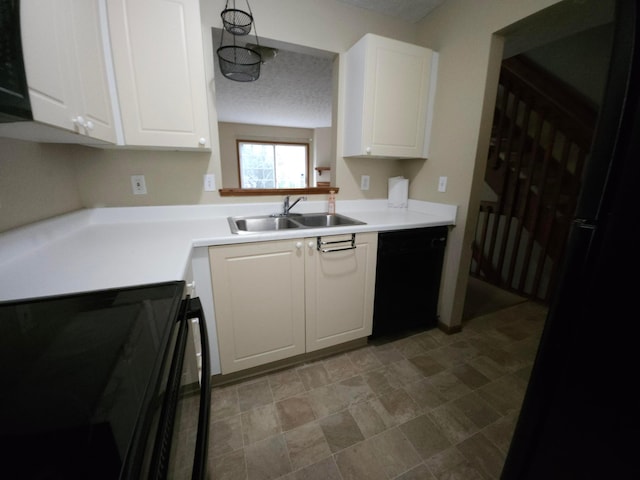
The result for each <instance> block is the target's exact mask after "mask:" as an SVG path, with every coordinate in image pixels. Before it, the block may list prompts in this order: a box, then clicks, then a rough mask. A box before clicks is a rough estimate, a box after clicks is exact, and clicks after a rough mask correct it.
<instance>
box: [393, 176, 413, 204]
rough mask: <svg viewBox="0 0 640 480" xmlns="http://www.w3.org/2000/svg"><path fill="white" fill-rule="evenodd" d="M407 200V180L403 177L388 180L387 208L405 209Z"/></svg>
mask: <svg viewBox="0 0 640 480" xmlns="http://www.w3.org/2000/svg"><path fill="white" fill-rule="evenodd" d="M408 200H409V180H408V179H406V178H404V177H391V178H390V179H389V207H391V208H406V207H407V204H408Z"/></svg>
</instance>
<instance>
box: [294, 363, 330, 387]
mask: <svg viewBox="0 0 640 480" xmlns="http://www.w3.org/2000/svg"><path fill="white" fill-rule="evenodd" d="M298 375H300V379H301V380H302V383H303V384H304V388H306V389H307V390H313V389H314V388H318V387H322V386H324V385H327V384H329V383H331V379H330V378H329V374H328V373H327V370H326V369H325V368H324V365H323V364H322V363H320V362H317V363H313V364H311V365H305V366H303V367H300V368H298Z"/></svg>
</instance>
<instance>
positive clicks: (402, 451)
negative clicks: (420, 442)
mask: <svg viewBox="0 0 640 480" xmlns="http://www.w3.org/2000/svg"><path fill="white" fill-rule="evenodd" d="M370 441H371V442H372V444H373V448H374V450H375V452H376V455H377V456H378V458H380V459H381V460H382V464H383V465H384V470H385V472H386V474H387V477H388V478H394V477H397V476H398V475H400V474H402V473H404V472H406V471H407V470H410V469H412V468H413V467H415V466H417V465H418V464H420V462H421V459H420V456H419V455H418V453H417V452H416V450H415V448H413V445H411V442H409V440H407V438H406V437H405V436H404V434H403V433H402V432H401V431H400V429H399V428H397V427H395V428H392V429H389V430H387V431H385V432H383V433H381V434H380V435H376V436H375V437H373V438H371V440H370Z"/></svg>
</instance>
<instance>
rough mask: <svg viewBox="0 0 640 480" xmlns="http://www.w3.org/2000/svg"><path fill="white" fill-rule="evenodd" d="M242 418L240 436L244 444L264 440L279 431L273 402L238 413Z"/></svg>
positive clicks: (278, 422)
mask: <svg viewBox="0 0 640 480" xmlns="http://www.w3.org/2000/svg"><path fill="white" fill-rule="evenodd" d="M240 418H241V420H242V438H243V440H244V444H245V445H250V444H252V443H256V442H259V441H260V440H264V439H265V438H267V437H270V436H272V435H275V434H277V433H280V421H279V420H278V413H277V412H276V406H275V405H274V404H273V403H269V404H267V405H262V406H260V407H256V408H252V409H251V410H248V411H246V412H243V413H242V414H241V415H240Z"/></svg>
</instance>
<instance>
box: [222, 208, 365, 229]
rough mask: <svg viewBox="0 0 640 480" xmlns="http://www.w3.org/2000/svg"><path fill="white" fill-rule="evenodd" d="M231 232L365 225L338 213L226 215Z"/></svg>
mask: <svg viewBox="0 0 640 480" xmlns="http://www.w3.org/2000/svg"><path fill="white" fill-rule="evenodd" d="M227 220H228V222H229V226H230V228H231V233H237V234H240V233H257V232H270V231H275V230H288V229H291V228H300V229H305V228H324V227H342V226H347V225H366V224H365V223H364V222H361V221H359V220H355V219H353V218H350V217H346V216H344V215H340V214H329V213H303V214H299V213H298V214H291V215H286V216H273V215H259V216H255V217H228V218H227Z"/></svg>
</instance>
